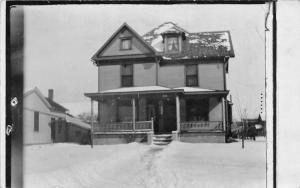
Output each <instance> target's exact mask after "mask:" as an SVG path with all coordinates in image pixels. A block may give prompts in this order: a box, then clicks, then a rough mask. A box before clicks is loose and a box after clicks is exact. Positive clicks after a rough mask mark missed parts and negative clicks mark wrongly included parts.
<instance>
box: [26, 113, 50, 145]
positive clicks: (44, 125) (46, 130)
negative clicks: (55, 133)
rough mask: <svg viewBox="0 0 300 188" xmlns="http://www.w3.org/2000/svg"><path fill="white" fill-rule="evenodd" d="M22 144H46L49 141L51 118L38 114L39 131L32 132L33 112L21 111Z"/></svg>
mask: <svg viewBox="0 0 300 188" xmlns="http://www.w3.org/2000/svg"><path fill="white" fill-rule="evenodd" d="M23 117H24V118H23V143H24V144H47V143H52V139H51V127H50V121H51V116H49V115H46V114H42V113H40V114H39V125H40V126H39V131H34V111H31V110H26V109H24V111H23Z"/></svg>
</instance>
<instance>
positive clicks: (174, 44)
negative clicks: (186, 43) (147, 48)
mask: <svg viewBox="0 0 300 188" xmlns="http://www.w3.org/2000/svg"><path fill="white" fill-rule="evenodd" d="M167 49H168V51H179V46H178V38H177V37H168V38H167Z"/></svg>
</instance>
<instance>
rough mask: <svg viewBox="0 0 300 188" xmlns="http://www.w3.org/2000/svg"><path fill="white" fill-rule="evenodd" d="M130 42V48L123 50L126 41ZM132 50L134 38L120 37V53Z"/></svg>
mask: <svg viewBox="0 0 300 188" xmlns="http://www.w3.org/2000/svg"><path fill="white" fill-rule="evenodd" d="M126 40H128V41H130V42H129V47H128V48H123V42H124V41H126ZM126 50H132V37H120V51H126Z"/></svg>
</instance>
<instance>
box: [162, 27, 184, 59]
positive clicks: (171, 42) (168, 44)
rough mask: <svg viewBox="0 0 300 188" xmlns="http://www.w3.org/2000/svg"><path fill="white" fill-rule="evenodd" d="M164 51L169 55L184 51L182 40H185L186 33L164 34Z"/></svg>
mask: <svg viewBox="0 0 300 188" xmlns="http://www.w3.org/2000/svg"><path fill="white" fill-rule="evenodd" d="M162 37H163V43H164V51H165V53H167V54H173V53H179V52H181V51H182V44H183V42H182V40H185V35H184V33H180V32H170V31H169V32H165V33H163V34H162Z"/></svg>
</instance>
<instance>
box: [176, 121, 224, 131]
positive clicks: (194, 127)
mask: <svg viewBox="0 0 300 188" xmlns="http://www.w3.org/2000/svg"><path fill="white" fill-rule="evenodd" d="M180 130H181V131H222V130H223V122H222V121H189V122H181V123H180Z"/></svg>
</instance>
